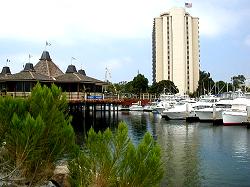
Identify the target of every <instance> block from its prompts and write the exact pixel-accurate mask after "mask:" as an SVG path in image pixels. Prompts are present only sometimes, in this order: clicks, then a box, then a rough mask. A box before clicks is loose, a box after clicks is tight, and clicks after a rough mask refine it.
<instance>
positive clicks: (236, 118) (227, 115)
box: [222, 111, 247, 126]
mask: <svg viewBox="0 0 250 187" xmlns="http://www.w3.org/2000/svg"><path fill="white" fill-rule="evenodd" d="M222 118H223V125H225V126H231V125H242V123H243V122H246V121H247V113H246V112H231V111H228V112H223V113H222Z"/></svg>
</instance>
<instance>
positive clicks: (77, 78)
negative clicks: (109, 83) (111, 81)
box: [55, 65, 106, 85]
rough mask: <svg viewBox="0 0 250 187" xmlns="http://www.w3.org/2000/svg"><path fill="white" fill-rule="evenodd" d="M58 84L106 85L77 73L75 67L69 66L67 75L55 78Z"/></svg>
mask: <svg viewBox="0 0 250 187" xmlns="http://www.w3.org/2000/svg"><path fill="white" fill-rule="evenodd" d="M55 79H56V82H79V83H95V84H100V85H103V84H106V83H105V82H103V81H101V80H98V79H94V78H91V77H88V76H86V75H84V74H82V73H79V72H77V71H76V67H75V66H74V65H69V66H68V68H67V71H66V73H65V74H63V75H60V76H58V77H56V78H55Z"/></svg>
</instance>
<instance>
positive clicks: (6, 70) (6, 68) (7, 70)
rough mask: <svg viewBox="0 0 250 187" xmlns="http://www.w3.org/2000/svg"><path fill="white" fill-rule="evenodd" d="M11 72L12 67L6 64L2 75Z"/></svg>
mask: <svg viewBox="0 0 250 187" xmlns="http://www.w3.org/2000/svg"><path fill="white" fill-rule="evenodd" d="M5 74H11V71H10V68H9V67H8V66H4V67H3V69H2V72H1V75H5Z"/></svg>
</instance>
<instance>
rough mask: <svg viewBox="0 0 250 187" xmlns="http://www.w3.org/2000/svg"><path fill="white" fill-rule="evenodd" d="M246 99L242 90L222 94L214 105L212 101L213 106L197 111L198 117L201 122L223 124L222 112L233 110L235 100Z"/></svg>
mask: <svg viewBox="0 0 250 187" xmlns="http://www.w3.org/2000/svg"><path fill="white" fill-rule="evenodd" d="M244 97H245V95H244V94H243V92H242V91H241V90H237V91H235V92H225V93H222V94H220V96H219V100H218V101H215V102H214V103H213V100H211V102H212V103H213V104H212V105H211V102H210V104H209V107H204V108H201V109H198V110H196V111H195V112H196V115H197V116H198V117H199V119H200V121H219V122H222V112H223V111H225V110H229V109H230V108H231V106H232V103H233V100H234V99H236V98H244Z"/></svg>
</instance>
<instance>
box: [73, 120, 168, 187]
mask: <svg viewBox="0 0 250 187" xmlns="http://www.w3.org/2000/svg"><path fill="white" fill-rule="evenodd" d="M160 152H161V150H160V147H159V146H158V145H157V144H156V143H155V141H154V139H153V138H152V136H151V135H150V134H149V133H146V134H145V136H144V138H143V140H142V141H141V142H140V143H139V145H138V147H137V148H136V147H135V146H134V144H133V143H132V142H131V140H130V139H129V137H128V129H127V126H126V124H124V123H120V124H119V127H118V130H117V131H116V132H115V133H112V132H111V130H110V129H107V130H106V131H105V132H104V133H100V132H99V133H95V132H94V130H93V129H90V131H89V132H88V136H87V139H86V144H85V146H84V149H83V151H82V152H79V154H78V155H77V157H76V158H75V159H73V160H72V161H71V162H69V170H70V172H71V173H70V176H71V183H72V184H73V186H120V187H125V186H137V187H140V186H141V187H143V186H157V185H159V182H160V181H161V179H162V177H163V165H162V162H161V153H160Z"/></svg>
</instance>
